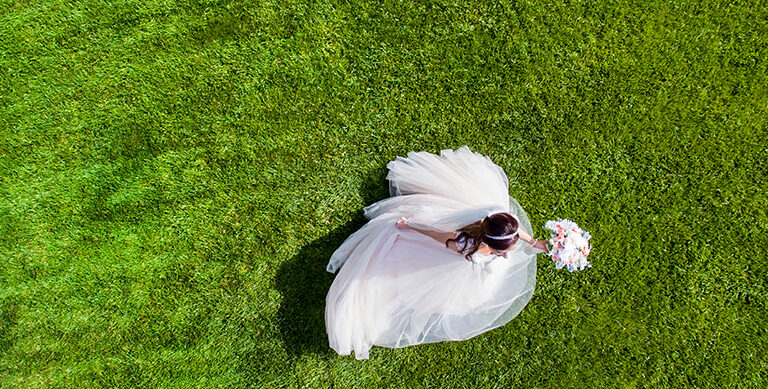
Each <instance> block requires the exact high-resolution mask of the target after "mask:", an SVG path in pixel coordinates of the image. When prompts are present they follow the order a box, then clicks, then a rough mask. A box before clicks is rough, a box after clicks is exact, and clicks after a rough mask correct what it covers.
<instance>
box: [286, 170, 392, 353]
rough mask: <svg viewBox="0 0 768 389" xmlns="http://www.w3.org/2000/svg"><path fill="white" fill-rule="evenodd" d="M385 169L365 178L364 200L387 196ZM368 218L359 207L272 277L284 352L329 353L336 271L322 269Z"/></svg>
mask: <svg viewBox="0 0 768 389" xmlns="http://www.w3.org/2000/svg"><path fill="white" fill-rule="evenodd" d="M385 177H386V169H384V168H382V169H377V170H376V171H374V172H372V173H371V174H370V175H369V176H368V177H366V179H365V180H364V184H363V187H362V188H361V194H362V197H363V199H364V201H365V204H366V205H368V204H372V203H374V202H376V201H378V200H381V199H384V198H386V197H388V196H389V192H388V187H387V181H386V179H385ZM366 222H367V219H366V218H365V216H364V215H363V212H362V210H359V211H357V212H356V213H355V215H354V216H353V217H352V219H351V220H350V221H349V222H347V223H345V224H344V225H342V226H339V227H337V228H334V229H333V230H332V231H331V232H330V233H328V234H327V235H325V236H323V237H321V238H319V239H317V240H315V241H313V242H312V243H310V244H308V245H306V246H304V247H302V248H301V250H300V251H299V253H298V254H296V255H295V256H294V257H292V258H291V259H289V260H288V261H286V262H284V263H283V264H282V265H281V266H280V269H279V270H278V272H277V275H276V277H275V286H276V288H277V290H278V291H279V292H280V294H281V295H282V296H283V302H282V304H281V306H280V308H279V310H278V313H277V320H278V323H279V327H280V333H281V336H282V340H283V343H284V345H285V349H286V350H287V352H288V353H289V354H291V355H294V356H299V355H303V354H306V353H316V354H325V353H327V354H329V355H330V354H332V353H333V350H332V349H331V348H330V347H329V345H328V336H327V334H326V331H325V296H326V294H327V293H328V289H330V287H331V284H332V283H333V279H334V277H335V276H336V274H332V273H329V272H327V271H326V270H325V267H326V265H327V264H328V260H329V259H330V258H331V255H332V254H333V252H334V251H336V249H337V248H338V247H339V246H340V245H341V244H342V243H343V242H344V240H346V239H347V237H348V236H349V235H351V234H352V233H353V232H355V231H357V230H358V229H359V228H360V227H362V226H363V225H364V224H365V223H366Z"/></svg>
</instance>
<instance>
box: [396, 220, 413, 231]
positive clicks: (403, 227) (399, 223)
mask: <svg viewBox="0 0 768 389" xmlns="http://www.w3.org/2000/svg"><path fill="white" fill-rule="evenodd" d="M395 227H397V228H399V229H401V230H407V229H409V228H411V226H409V225H408V219H406V218H404V217H401V218H400V219H397V222H396V223H395Z"/></svg>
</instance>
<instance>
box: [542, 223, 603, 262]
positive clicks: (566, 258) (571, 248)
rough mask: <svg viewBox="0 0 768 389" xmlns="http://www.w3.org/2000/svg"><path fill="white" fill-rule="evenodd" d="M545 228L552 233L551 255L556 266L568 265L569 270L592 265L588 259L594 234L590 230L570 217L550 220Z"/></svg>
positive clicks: (550, 240)
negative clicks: (584, 228)
mask: <svg viewBox="0 0 768 389" xmlns="http://www.w3.org/2000/svg"><path fill="white" fill-rule="evenodd" d="M544 228H546V229H548V230H550V231H551V233H552V238H551V239H549V244H550V247H551V249H550V250H549V255H551V256H552V259H553V260H554V261H555V267H557V268H558V269H562V268H563V267H567V268H568V271H574V270H583V269H584V268H587V267H592V265H591V264H590V263H589V262H588V261H587V256H588V255H589V252H590V251H591V250H592V245H590V244H589V239H590V238H591V237H592V236H591V235H589V232H587V231H584V230H582V229H581V228H580V227H579V226H578V225H577V224H576V223H574V222H573V221H571V220H568V219H560V220H549V221H547V223H546V224H544Z"/></svg>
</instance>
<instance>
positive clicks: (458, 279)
mask: <svg viewBox="0 0 768 389" xmlns="http://www.w3.org/2000/svg"><path fill="white" fill-rule="evenodd" d="M387 167H388V168H389V174H388V176H387V179H388V180H389V182H390V192H391V195H392V197H390V198H387V199H385V200H382V201H379V202H377V203H375V204H372V205H370V206H368V207H366V208H365V215H366V217H367V218H369V219H370V220H369V221H368V223H367V224H365V225H364V226H363V227H362V228H360V229H359V230H358V231H357V232H355V233H354V234H352V235H350V236H349V238H347V240H346V241H344V243H343V244H342V245H341V246H340V247H339V248H338V249H337V250H336V252H334V254H333V255H332V256H331V259H330V261H329V263H328V266H327V270H328V271H329V272H332V273H333V272H336V271H337V270H338V271H339V272H338V274H337V275H336V279H335V280H334V281H333V284H332V285H331V288H330V290H329V291H328V295H327V297H326V308H325V322H326V331H327V333H328V340H329V343H330V346H331V348H333V349H334V350H336V352H337V353H339V354H342V355H349V354H350V352H352V350H354V351H355V358H357V359H367V358H368V352H369V350H370V348H371V346H373V345H377V346H383V347H405V346H410V345H415V344H421V343H430V342H439V341H446V340H464V339H468V338H471V337H473V336H476V335H478V334H480V333H483V332H485V331H488V330H490V329H493V328H496V327H498V326H501V325H503V324H505V323H507V322H508V321H509V320H511V319H512V318H513V317H515V316H516V315H517V314H518V313H520V311H521V310H522V309H523V307H524V306H525V305H526V304H527V303H528V301H529V300H530V298H531V296H532V295H533V290H534V286H535V283H536V253H538V252H540V251H539V250H536V249H534V248H532V247H531V246H530V245H528V244H527V243H525V242H523V241H522V240H520V241H518V243H517V245H516V247H515V249H514V250H512V251H511V252H509V253H508V254H507V258H503V257H496V256H493V255H482V254H478V253H476V254H474V255H473V260H474V263H472V262H469V261H467V260H466V259H465V258H464V256H463V255H462V254H458V253H456V252H455V251H452V250H451V249H448V248H446V247H445V246H444V245H443V244H441V243H440V242H437V241H436V240H434V239H432V238H430V237H427V236H425V235H423V234H420V233H418V232H416V231H413V230H410V229H398V228H397V227H395V222H396V221H397V220H398V219H399V218H400V217H406V218H407V219H408V221H409V223H410V224H415V225H419V226H420V227H421V228H428V229H433V230H437V231H450V232H454V231H456V230H457V229H459V228H461V227H463V226H465V225H468V224H471V223H473V222H475V221H478V220H480V219H482V218H483V217H485V216H487V215H489V214H491V213H494V212H500V211H506V212H509V213H511V214H513V215H516V216H517V217H518V219H519V220H520V228H521V229H523V230H524V231H526V232H528V233H531V232H532V229H531V224H530V221H529V220H528V217H527V215H526V214H525V212H524V211H523V209H522V208H521V207H520V205H519V204H518V203H517V201H515V200H514V199H513V198H511V197H510V196H509V194H508V189H509V188H508V187H509V183H508V181H507V176H506V174H504V171H503V170H502V169H501V168H500V167H499V166H497V165H496V164H494V163H493V162H492V161H491V160H490V158H488V157H486V156H483V155H481V154H478V153H474V152H472V151H471V150H470V149H469V148H468V147H466V146H464V147H462V148H460V149H458V150H443V151H442V152H441V153H440V155H439V156H438V155H435V154H431V153H427V152H412V153H409V154H408V157H407V158H402V157H398V158H397V159H396V160H394V161H392V162H390V163H389V164H388V165H387Z"/></svg>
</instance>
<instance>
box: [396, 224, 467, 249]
mask: <svg viewBox="0 0 768 389" xmlns="http://www.w3.org/2000/svg"><path fill="white" fill-rule="evenodd" d="M395 226H396V227H397V228H400V229H403V230H414V231H416V232H418V233H421V234H424V235H426V236H428V237H430V238H432V239H434V240H436V241H438V242H440V243H442V244H445V242H446V241H447V240H448V239H453V238H455V235H454V234H453V233H452V232H439V231H432V230H423V229H421V228H416V227H414V226H410V225H408V221H407V220H406V219H405V218H404V217H401V218H400V219H399V220H398V221H397V223H396V224H395ZM448 248H450V249H451V250H453V251H456V252H457V253H458V252H460V251H459V248H458V247H456V242H448Z"/></svg>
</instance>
